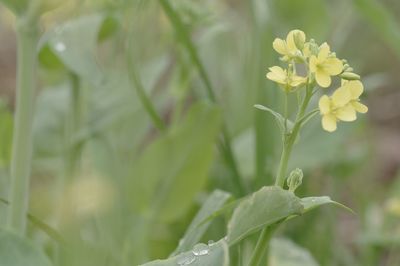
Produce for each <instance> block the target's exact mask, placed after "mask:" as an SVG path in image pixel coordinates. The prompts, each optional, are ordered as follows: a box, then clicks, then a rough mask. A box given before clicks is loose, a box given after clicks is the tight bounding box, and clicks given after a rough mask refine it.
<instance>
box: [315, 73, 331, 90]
mask: <svg viewBox="0 0 400 266" xmlns="http://www.w3.org/2000/svg"><path fill="white" fill-rule="evenodd" d="M315 79H316V80H317V83H318V85H319V86H321V87H322V88H328V87H329V86H330V85H331V82H332V80H331V77H330V76H329V75H328V74H327V73H326V72H325V71H322V70H319V69H318V70H317V71H316V72H315Z"/></svg>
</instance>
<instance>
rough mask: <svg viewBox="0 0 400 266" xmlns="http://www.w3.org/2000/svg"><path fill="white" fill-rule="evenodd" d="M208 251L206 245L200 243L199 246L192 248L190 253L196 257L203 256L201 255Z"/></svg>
mask: <svg viewBox="0 0 400 266" xmlns="http://www.w3.org/2000/svg"><path fill="white" fill-rule="evenodd" d="M209 251H210V249H209V247H208V246H207V245H206V244H203V243H200V244H197V245H195V246H194V248H193V251H192V252H193V254H194V255H196V256H203V255H207V254H208V252H209Z"/></svg>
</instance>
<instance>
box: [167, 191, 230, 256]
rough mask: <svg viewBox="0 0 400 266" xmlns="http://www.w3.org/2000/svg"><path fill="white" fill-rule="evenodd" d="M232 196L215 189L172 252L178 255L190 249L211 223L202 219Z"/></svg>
mask: <svg viewBox="0 0 400 266" xmlns="http://www.w3.org/2000/svg"><path fill="white" fill-rule="evenodd" d="M230 197H231V195H230V194H229V193H226V192H224V191H221V190H215V191H214V192H213V193H212V194H211V195H210V196H209V197H208V198H207V200H206V201H205V202H204V204H203V206H202V207H201V209H200V210H199V212H198V213H197V214H196V217H194V219H193V221H192V222H191V224H190V225H189V228H188V229H187V230H186V233H185V235H184V236H183V237H182V239H181V240H180V241H179V245H178V247H177V248H176V250H175V251H174V252H173V253H172V254H173V255H176V254H179V253H181V252H185V251H188V250H190V249H191V248H192V247H193V246H194V245H195V244H196V243H198V242H199V241H200V239H201V237H202V236H203V234H204V232H205V231H206V230H207V228H208V227H209V226H210V224H211V221H208V222H205V223H202V221H203V220H204V219H206V218H207V217H208V216H210V215H211V214H213V213H214V212H216V211H217V210H219V208H221V207H222V206H223V205H224V204H225V202H226V201H227V200H228V199H229V198H230Z"/></svg>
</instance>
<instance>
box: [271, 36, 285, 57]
mask: <svg viewBox="0 0 400 266" xmlns="http://www.w3.org/2000/svg"><path fill="white" fill-rule="evenodd" d="M272 47H273V48H274V49H275V51H277V52H278V53H280V54H281V55H286V54H287V53H288V49H287V45H286V42H285V41H284V40H282V39H279V38H276V39H275V40H274V42H273V43H272Z"/></svg>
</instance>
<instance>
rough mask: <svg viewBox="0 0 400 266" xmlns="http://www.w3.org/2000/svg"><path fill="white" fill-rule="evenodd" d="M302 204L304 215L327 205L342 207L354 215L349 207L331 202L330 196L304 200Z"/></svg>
mask: <svg viewBox="0 0 400 266" xmlns="http://www.w3.org/2000/svg"><path fill="white" fill-rule="evenodd" d="M301 204H302V205H303V207H304V210H303V213H306V212H308V211H311V210H313V209H315V208H317V207H320V206H322V205H325V204H333V205H336V206H338V207H341V208H343V209H345V210H348V211H349V212H352V213H354V211H353V210H352V209H350V208H349V207H346V206H345V205H343V204H341V203H339V202H336V201H333V200H331V198H330V197H328V196H321V197H306V198H302V199H301Z"/></svg>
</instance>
